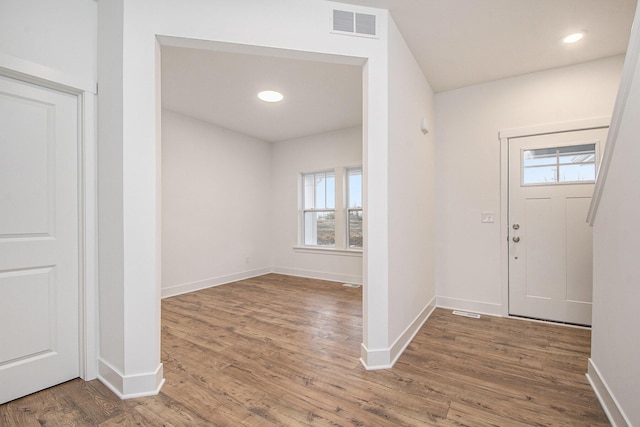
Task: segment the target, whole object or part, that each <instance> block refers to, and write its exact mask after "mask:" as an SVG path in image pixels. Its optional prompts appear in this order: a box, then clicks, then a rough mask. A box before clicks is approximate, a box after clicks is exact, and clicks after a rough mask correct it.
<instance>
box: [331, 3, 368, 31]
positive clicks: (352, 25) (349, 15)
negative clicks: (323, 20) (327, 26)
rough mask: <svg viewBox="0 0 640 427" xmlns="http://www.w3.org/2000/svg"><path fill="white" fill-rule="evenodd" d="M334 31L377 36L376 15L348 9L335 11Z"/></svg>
mask: <svg viewBox="0 0 640 427" xmlns="http://www.w3.org/2000/svg"><path fill="white" fill-rule="evenodd" d="M333 31H335V32H339V33H343V34H344V33H347V34H353V35H361V36H369V37H375V36H376V16H375V15H368V14H366V13H354V12H349V11H346V10H334V11H333Z"/></svg>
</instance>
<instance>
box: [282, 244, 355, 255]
mask: <svg viewBox="0 0 640 427" xmlns="http://www.w3.org/2000/svg"><path fill="white" fill-rule="evenodd" d="M293 250H294V252H299V253H305V254H324V255H340V256H354V257H361V256H362V249H340V248H322V247H316V246H294V247H293Z"/></svg>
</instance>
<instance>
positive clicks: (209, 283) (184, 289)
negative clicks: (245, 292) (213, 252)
mask: <svg viewBox="0 0 640 427" xmlns="http://www.w3.org/2000/svg"><path fill="white" fill-rule="evenodd" d="M271 272H272V270H271V267H263V268H258V269H255V270H250V271H243V272H240V273H235V274H227V275H225V276H220V277H211V278H209V279H205V280H198V281H197V282H190V283H182V284H180V285H174V286H169V287H166V288H162V298H167V297H174V296H176V295H181V294H186V293H188V292H194V291H199V290H202V289H207V288H212V287H214V286H219V285H224V284H226V283H231V282H237V281H238V280H245V279H251V278H252V277H257V276H262V275H263V274H268V273H271Z"/></svg>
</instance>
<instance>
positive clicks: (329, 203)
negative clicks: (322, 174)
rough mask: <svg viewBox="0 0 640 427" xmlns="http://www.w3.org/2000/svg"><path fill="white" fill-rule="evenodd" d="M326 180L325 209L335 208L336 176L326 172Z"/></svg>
mask: <svg viewBox="0 0 640 427" xmlns="http://www.w3.org/2000/svg"><path fill="white" fill-rule="evenodd" d="M326 176H327V182H326V189H327V192H326V195H327V196H326V200H325V208H327V209H335V208H336V176H335V174H333V173H328V174H326Z"/></svg>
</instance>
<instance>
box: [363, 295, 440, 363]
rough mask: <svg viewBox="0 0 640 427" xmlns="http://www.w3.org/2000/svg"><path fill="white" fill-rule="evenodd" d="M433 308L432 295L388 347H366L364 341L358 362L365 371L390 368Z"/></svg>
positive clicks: (433, 300)
mask: <svg viewBox="0 0 640 427" xmlns="http://www.w3.org/2000/svg"><path fill="white" fill-rule="evenodd" d="M435 309H436V299H435V297H434V298H433V299H432V300H431V301H429V303H428V304H427V305H426V306H425V307H424V308H423V309H422V311H421V312H420V314H418V316H416V318H415V319H414V320H413V322H411V324H410V325H409V326H407V328H406V329H405V330H404V332H402V334H401V335H400V336H399V337H398V339H397V340H396V341H395V342H394V343H393V344H392V345H391V347H389V348H383V349H368V348H367V347H366V346H365V345H364V343H363V344H361V348H360V363H362V365H363V366H364V367H365V369H366V370H367V371H375V370H380V369H390V368H392V367H393V365H395V363H396V362H397V361H398V359H399V358H400V356H401V355H402V353H403V352H404V350H405V349H406V348H407V347H408V346H409V344H411V341H412V340H413V338H414V337H415V336H416V334H417V333H418V331H420V328H422V326H423V325H424V323H425V322H426V321H427V319H429V316H431V314H432V313H433V310H435Z"/></svg>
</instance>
